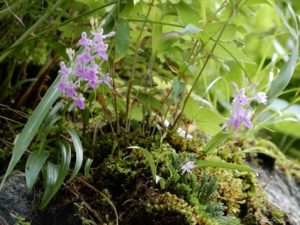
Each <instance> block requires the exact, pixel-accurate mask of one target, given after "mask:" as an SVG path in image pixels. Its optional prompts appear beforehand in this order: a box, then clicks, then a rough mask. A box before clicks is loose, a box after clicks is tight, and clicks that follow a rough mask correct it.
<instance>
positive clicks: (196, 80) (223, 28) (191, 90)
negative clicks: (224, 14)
mask: <svg viewBox="0 0 300 225" xmlns="http://www.w3.org/2000/svg"><path fill="white" fill-rule="evenodd" d="M240 1H241V0H239V1H238V2H237V4H236V6H233V9H232V11H231V13H230V15H229V18H228V19H227V21H226V22H225V23H224V25H223V27H222V28H221V31H220V33H219V35H218V37H217V39H216V41H215V43H214V45H213V47H212V49H211V52H210V53H209V54H208V56H207V57H206V60H205V61H204V63H203V66H202V68H201V70H200V72H199V73H198V75H197V77H196V79H195V81H194V83H193V85H192V87H191V89H190V91H189V92H188V94H187V96H186V98H185V99H184V102H183V106H182V110H181V112H180V113H179V115H178V116H177V117H176V119H175V121H174V123H173V125H172V127H171V129H174V127H175V126H176V124H177V122H178V120H179V119H180V118H181V116H182V114H183V112H184V110H185V107H186V105H187V102H188V100H189V98H190V96H191V94H192V92H193V90H194V89H195V87H196V84H197V83H198V80H199V79H200V77H201V76H202V74H203V71H204V69H205V68H206V66H207V64H208V62H209V60H210V58H211V57H212V55H213V52H214V51H215V49H216V47H217V45H218V43H219V41H220V39H221V37H222V35H223V33H224V31H225V29H226V27H227V26H228V24H229V21H230V19H231V18H232V17H233V15H234V13H235V8H236V7H237V6H238V4H239V3H240Z"/></svg>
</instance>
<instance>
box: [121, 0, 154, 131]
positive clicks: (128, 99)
mask: <svg viewBox="0 0 300 225" xmlns="http://www.w3.org/2000/svg"><path fill="white" fill-rule="evenodd" d="M153 2H154V0H152V1H151V3H150V6H149V8H148V12H147V14H146V17H145V20H144V22H143V25H142V28H141V32H140V33H139V36H138V38H137V42H136V46H135V53H134V59H133V66H132V70H131V75H130V78H129V85H128V90H127V95H126V122H125V130H126V131H127V132H128V131H129V105H130V95H131V89H132V86H133V78H134V72H135V67H136V63H137V55H138V54H137V52H138V48H139V45H140V40H141V38H142V34H143V31H144V27H145V25H146V21H147V19H148V17H149V15H150V11H151V8H152V5H153Z"/></svg>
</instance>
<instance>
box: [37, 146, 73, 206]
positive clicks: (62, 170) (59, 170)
mask: <svg viewBox="0 0 300 225" xmlns="http://www.w3.org/2000/svg"><path fill="white" fill-rule="evenodd" d="M70 162H71V147H70V145H68V144H61V164H60V165H54V164H53V163H50V162H49V163H48V164H47V168H46V176H45V186H46V189H45V192H44V195H43V198H42V201H41V204H40V208H41V209H43V208H45V207H46V206H47V205H48V203H49V202H50V200H51V199H52V198H53V197H54V196H55V194H56V193H57V192H58V190H59V189H60V187H61V185H62V184H63V182H64V180H65V178H66V176H67V173H68V169H69V167H70Z"/></svg>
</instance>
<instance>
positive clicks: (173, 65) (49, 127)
mask: <svg viewBox="0 0 300 225" xmlns="http://www.w3.org/2000/svg"><path fill="white" fill-rule="evenodd" d="M7 3H8V5H9V6H10V9H13V10H17V9H20V10H21V9H22V7H25V6H28V4H25V3H28V2H26V1H24V4H23V5H22V3H19V2H18V3H17V2H14V1H12V2H7ZM46 3H47V4H45V6H42V7H41V8H40V9H38V10H37V12H36V13H37V14H39V13H41V12H43V16H42V17H41V18H40V19H39V20H37V21H36V20H35V19H34V18H30V17H29V18H28V19H26V20H25V18H27V17H26V16H28V15H34V14H29V13H28V14H27V13H26V11H25V10H24V11H20V13H15V11H13V12H14V14H12V13H11V11H10V10H9V8H8V7H7V5H4V6H2V8H3V10H2V13H3V14H2V15H4V14H5V15H10V16H11V17H12V18H16V16H18V18H21V17H22V13H21V12H23V13H24V15H23V17H24V18H23V17H22V18H21V19H20V20H21V21H22V22H23V23H24V24H25V23H26V21H27V20H28V22H27V24H31V26H30V27H29V25H26V26H27V27H29V28H28V29H27V30H26V31H22V32H20V31H19V30H16V31H15V32H16V33H14V32H13V30H10V29H11V28H10V27H8V26H6V27H5V26H4V25H5V23H4V25H3V27H4V28H6V29H7V30H8V31H11V32H7V34H8V35H9V34H10V35H12V36H13V39H14V40H11V39H9V38H5V41H3V45H2V46H3V47H1V49H2V52H1V53H2V54H1V58H0V61H1V62H2V64H1V71H4V72H5V74H7V76H6V77H4V78H1V79H2V84H3V87H5V88H3V89H2V88H1V90H3V91H1V98H0V99H1V101H2V102H3V103H5V104H8V102H10V101H12V100H13V101H15V102H16V103H15V107H20V106H23V105H25V103H26V102H27V103H29V101H28V99H30V96H32V94H33V93H34V94H35V95H36V96H38V95H39V94H42V93H43V88H42V87H47V86H49V84H48V81H47V79H46V78H47V74H48V73H49V74H50V80H51V83H52V85H51V86H50V87H49V88H48V90H47V92H46V94H45V95H44V97H43V98H42V100H41V102H40V103H39V105H38V106H37V108H36V109H35V111H34V112H33V113H32V115H31V117H30V119H29V120H28V122H27V123H26V125H25V127H24V129H23V131H22V132H21V133H20V135H19V136H18V137H17V139H16V142H15V146H14V149H13V157H12V160H11V162H10V165H9V167H8V170H7V172H6V175H5V177H4V179H3V181H2V184H3V182H4V180H5V178H6V177H7V175H8V174H9V173H10V172H11V171H12V170H13V168H14V167H15V165H16V164H17V162H18V161H19V160H20V158H21V156H22V155H23V154H24V153H25V151H26V149H27V148H28V147H29V146H30V143H31V141H32V140H36V142H35V143H33V144H32V145H31V146H30V154H29V158H28V161H27V167H26V172H27V174H26V177H27V180H28V186H29V187H32V185H33V183H34V181H35V180H36V178H37V176H38V172H39V171H41V170H42V168H43V165H44V164H45V163H46V160H47V159H48V157H49V156H50V155H51V160H54V161H55V164H54V163H50V162H49V163H47V165H46V167H45V170H44V171H45V173H44V174H45V178H46V184H47V185H46V190H45V196H48V197H45V198H44V200H43V204H42V207H43V206H45V205H46V204H47V203H48V202H49V200H50V199H51V198H52V197H53V196H54V194H55V193H56V192H57V191H58V189H59V187H60V186H61V185H62V183H63V182H64V179H65V177H66V176H67V171H68V168H69V166H70V163H71V153H70V148H71V147H70V146H71V145H70V143H71V142H73V144H74V149H75V152H76V162H75V167H74V170H73V173H72V175H71V178H74V176H76V174H77V173H78V172H79V170H80V167H81V164H82V162H83V159H82V157H83V156H82V152H83V150H82V145H81V142H80V138H79V135H78V134H79V132H77V134H76V133H75V131H74V126H71V128H72V129H68V130H65V129H63V126H64V125H65V124H67V122H66V121H67V120H65V118H68V117H69V118H70V117H71V115H73V116H74V117H75V119H74V117H73V122H74V124H76V123H77V122H78V121H80V120H81V121H82V123H83V125H80V126H79V127H80V129H78V130H80V131H82V137H84V134H86V128H89V129H91V130H93V131H92V132H93V137H96V136H97V132H99V126H100V128H106V127H105V125H107V124H109V126H110V128H107V129H109V130H110V131H113V132H114V133H116V134H120V133H122V132H130V131H132V130H133V129H136V128H141V129H142V130H143V132H144V133H145V134H148V135H151V134H153V133H155V132H154V131H153V130H154V127H155V129H156V130H159V129H160V128H161V127H164V126H165V122H166V121H168V122H169V128H170V129H175V130H177V128H178V127H180V128H181V129H183V130H184V131H185V133H184V135H185V134H187V133H188V131H189V128H190V127H191V126H192V125H193V123H194V124H195V125H196V126H197V128H198V129H200V130H201V131H202V132H204V134H205V135H207V136H209V137H215V138H212V139H211V142H208V145H207V146H206V148H205V151H206V152H209V151H212V150H213V149H215V148H216V147H217V145H219V144H220V142H221V141H224V139H225V138H228V137H229V135H230V134H228V133H225V134H224V132H223V131H222V127H223V124H225V123H226V120H227V118H229V117H230V114H229V112H230V102H231V101H230V99H231V96H232V95H233V94H234V89H233V88H231V86H230V83H231V82H232V81H234V82H235V83H237V84H238V85H239V86H240V87H246V86H249V85H250V84H251V83H256V84H257V91H265V92H267V93H268V97H269V101H270V103H271V101H272V100H274V101H273V102H272V103H271V106H270V107H269V108H267V109H266V108H265V107H262V106H261V107H258V109H257V112H256V114H255V116H254V117H253V119H254V121H253V122H254V127H257V128H256V129H254V130H253V131H252V132H249V133H248V135H254V134H255V133H256V132H263V133H267V134H268V135H270V137H272V138H274V141H275V142H279V143H280V144H281V145H282V146H286V147H285V148H284V150H285V151H287V152H293V154H294V155H295V154H296V153H297V151H295V150H294V146H295V144H297V141H298V137H297V132H295V129H296V128H297V127H298V125H299V121H298V119H299V118H298V114H297V112H296V109H297V107H298V106H297V105H296V103H297V102H298V97H297V94H298V88H297V87H295V88H293V86H295V83H296V84H297V76H296V77H294V78H293V79H294V80H292V82H291V87H288V88H290V89H288V90H286V91H285V92H283V93H284V96H285V101H287V102H284V101H283V100H282V99H278V98H277V97H278V96H279V95H281V94H282V91H283V90H284V89H285V88H286V86H287V85H288V83H289V82H290V80H291V79H292V75H293V72H294V69H295V68H296V71H297V66H298V64H297V62H296V61H297V57H298V52H297V50H298V27H297V20H298V19H297V14H295V13H294V12H293V10H292V8H291V7H290V6H288V5H287V4H285V3H281V2H274V1H250V0H249V1H162V2H158V1H126V2H123V1H110V2H106V1H97V2H94V1H74V2H73V1H72V3H70V2H69V3H64V2H63V1H57V2H55V3H52V2H51V1H49V2H48V1H47V2H46ZM73 3H75V5H74V7H72V9H70V5H69V4H73ZM275 3H276V4H279V5H280V7H281V8H283V10H282V11H281V10H279V8H278V9H277V11H276V9H275ZM296 4H297V3H294V5H293V6H294V7H296V8H297V5H296ZM20 7H21V8H20ZM34 9H36V8H34V7H32V8H31V10H32V11H33V10H34ZM63 9H68V10H63ZM199 9H200V10H199ZM42 10H45V12H44V11H42ZM254 15H255V16H254ZM90 16H93V17H97V18H98V19H100V20H102V24H101V25H102V27H103V29H104V31H105V32H108V31H112V30H113V31H115V32H116V36H115V39H113V41H112V43H111V48H110V49H109V57H108V63H107V64H105V65H104V66H105V68H106V69H107V70H108V71H109V72H110V74H111V76H112V77H113V81H112V89H105V88H104V89H102V90H100V89H101V88H99V90H98V91H96V92H95V93H94V95H93V94H90V95H89V96H90V97H89V98H90V99H89V100H90V101H89V107H87V109H85V110H84V111H78V112H79V113H78V114H75V113H74V114H72V113H70V112H67V111H66V110H63V107H64V106H63V105H61V104H59V103H57V104H55V102H56V101H57V99H58V98H59V97H60V95H61V93H60V91H59V90H58V89H57V88H56V87H57V84H58V83H59V81H60V77H59V76H58V77H57V78H56V76H57V73H56V70H57V68H55V66H54V65H55V64H56V62H57V60H58V58H59V57H61V58H64V59H66V60H67V55H66V53H65V48H66V46H69V43H76V41H74V40H76V39H79V38H80V33H81V31H83V29H86V26H87V24H88V21H89V19H90V18H89V17H90ZM265 17H268V20H264V19H263V18H265ZM49 18H50V19H49ZM249 18H253V19H251V20H249ZM270 18H272V19H270ZM2 20H3V21H5V22H6V24H8V23H9V21H10V20H9V19H7V17H2ZM20 20H19V19H16V21H18V22H17V24H19V23H20ZM49 21H50V22H51V23H49ZM262 21H264V22H262ZM47 23H49V24H47ZM289 24H291V25H289ZM16 26H19V25H16ZM20 26H22V24H21V25H20ZM75 27H76V28H77V29H74V28H75ZM35 32H36V33H35ZM32 34H34V36H33V35H32ZM49 34H51V35H49ZM52 35H53V36H52ZM37 43H38V44H39V45H41V46H43V48H40V49H41V50H40V51H42V54H41V52H39V53H38V55H39V56H41V55H42V56H44V57H45V59H44V60H42V59H43V57H38V58H39V60H41V61H42V62H39V61H38V60H36V58H34V53H35V51H29V50H28V49H31V48H33V46H35V45H37ZM19 50H21V51H19ZM35 50H36V49H35ZM43 51H44V52H43ZM289 53H291V54H289ZM18 57H19V58H21V59H22V58H26V59H27V60H25V61H21V62H20V61H18V60H17V59H18ZM36 64H37V65H36ZM24 68H25V69H24ZM36 68H38V69H36ZM36 70H37V71H39V72H38V73H37V78H36V79H34V80H32V79H31V77H27V73H28V72H30V73H34V74H36V73H35V72H34V71H36ZM18 71H25V72H23V74H22V73H18ZM22 75H23V77H22ZM33 77H34V76H33ZM27 78H28V79H27ZM19 80H22V82H19ZM26 82H28V83H30V84H29V85H27V84H26ZM49 83H50V82H49ZM4 84H5V85H4ZM6 87H8V88H6ZM22 89H24V90H25V94H24V95H23V96H18V93H19V90H22ZM36 90H37V92H38V94H36ZM294 93H295V94H294ZM35 100H36V101H38V100H39V99H35ZM289 101H290V103H289ZM66 108H67V107H66ZM288 108H289V109H290V110H291V109H294V110H292V114H293V115H292V117H291V116H290V115H287V113H282V112H288V113H290V112H291V111H288ZM274 111H275V112H277V114H274V113H273V112H274ZM58 112H59V113H58ZM278 112H280V113H278ZM60 114H62V115H63V116H64V117H62V116H60ZM277 115H278V116H277ZM291 118H292V120H291ZM94 121H96V123H93V122H94ZM102 121H107V122H104V125H101V122H102ZM99 124H100V125H99ZM287 126H288V129H286V128H287ZM81 128H82V129H81ZM265 128H266V129H265ZM270 129H271V130H272V129H274V130H276V131H280V132H283V133H285V136H284V138H283V139H281V138H280V139H279V138H278V137H277V135H276V134H275V135H273V133H270V132H269V130H270ZM297 129H298V128H297ZM164 130H165V129H162V131H160V132H162V135H163V133H164ZM51 132H54V134H53V133H51ZM67 134H69V136H70V137H71V139H70V138H69V136H68V137H66V136H65V135H67ZM51 135H53V136H52V138H53V139H52V140H51V138H49V137H51ZM34 138H35V139H34ZM81 139H82V138H81ZM51 141H52V142H51ZM54 142H56V143H58V144H54ZM34 144H35V145H34ZM56 148H59V149H60V151H61V156H57V151H55V149H56ZM291 149H292V150H291ZM50 153H51V154H50ZM32 162H39V163H36V164H35V163H32ZM202 163H203V164H204V165H205V163H204V162H202ZM206 163H207V165H210V166H211V165H213V166H216V165H217V163H216V162H214V161H206ZM33 165H34V166H33ZM226 165H227V166H228V164H226ZM226 165H224V164H219V166H223V167H226ZM229 167H230V166H229ZM151 169H152V168H151ZM152 170H153V169H152ZM154 177H155V176H154ZM54 181H55V182H54Z"/></svg>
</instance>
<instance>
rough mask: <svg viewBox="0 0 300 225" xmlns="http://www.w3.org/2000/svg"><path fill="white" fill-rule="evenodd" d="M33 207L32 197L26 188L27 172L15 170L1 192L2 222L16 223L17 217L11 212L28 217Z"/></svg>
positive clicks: (0, 208) (0, 217)
mask: <svg viewBox="0 0 300 225" xmlns="http://www.w3.org/2000/svg"><path fill="white" fill-rule="evenodd" d="M31 207H32V197H31V195H30V194H28V192H27V189H26V181H25V174H24V173H22V172H20V171H14V172H13V173H12V174H11V175H10V176H9V177H8V179H7V180H6V182H5V184H4V187H3V189H2V190H1V192H0V224H1V225H2V224H4V225H6V224H7V225H13V224H15V219H14V217H13V216H12V215H11V214H13V215H17V216H22V217H25V218H26V216H28V215H29V213H30V211H31Z"/></svg>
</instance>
